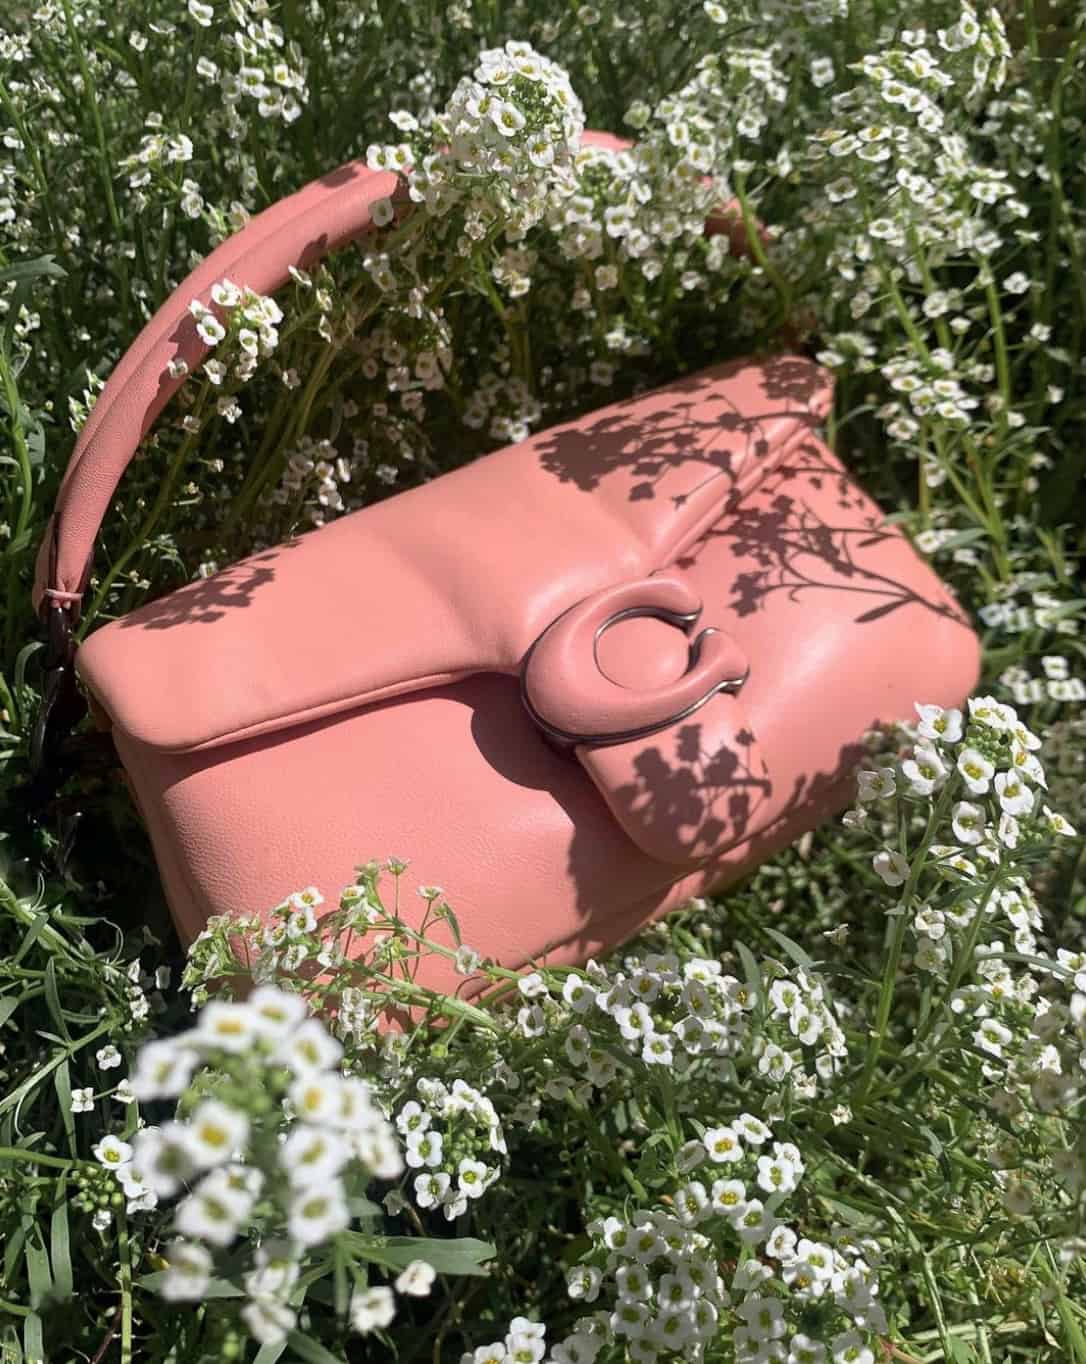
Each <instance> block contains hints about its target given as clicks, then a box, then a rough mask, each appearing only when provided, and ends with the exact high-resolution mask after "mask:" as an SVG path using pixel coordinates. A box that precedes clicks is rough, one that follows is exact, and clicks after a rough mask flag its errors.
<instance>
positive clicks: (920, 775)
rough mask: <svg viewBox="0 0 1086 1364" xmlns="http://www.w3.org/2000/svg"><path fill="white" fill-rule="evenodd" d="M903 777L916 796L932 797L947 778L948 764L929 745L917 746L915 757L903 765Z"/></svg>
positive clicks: (914, 751) (914, 752) (908, 759)
mask: <svg viewBox="0 0 1086 1364" xmlns="http://www.w3.org/2000/svg"><path fill="white" fill-rule="evenodd" d="M901 775H902V776H903V777H904V778H905V780H906V781H907V782H908V783H909V790H910V791H911V792H912V794H913V795H914V796H930V795H931V793H932V792H933V791H934V790H935V789H936V788H937V787H938V786H941V785H942V783H943V779H944V778H945V777H946V764H945V763H944V762H943V760H942V758H940V756H939V754H938V753H937V751H936V750H935V749H934V748H932V747H931V746H930V745H929V744H917V745H916V748H915V749H914V750H913V756H912V757H911V758H907V759H906V760H905V761H904V762H903V763H902V764H901Z"/></svg>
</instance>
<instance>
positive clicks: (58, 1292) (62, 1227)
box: [49, 1177, 75, 1302]
mask: <svg viewBox="0 0 1086 1364" xmlns="http://www.w3.org/2000/svg"><path fill="white" fill-rule="evenodd" d="M66 1194H67V1181H66V1180H65V1179H64V1178H63V1177H61V1178H60V1179H58V1180H57V1200H58V1202H57V1205H56V1207H55V1208H54V1209H53V1217H52V1220H51V1222H50V1224H49V1258H50V1259H51V1260H52V1262H53V1292H54V1294H55V1296H56V1298H57V1299H58V1300H59V1301H61V1302H66V1301H67V1300H68V1299H69V1298H70V1297H72V1295H73V1293H74V1292H75V1279H74V1276H73V1274H72V1242H71V1235H70V1233H69V1229H68V1202H67V1197H66Z"/></svg>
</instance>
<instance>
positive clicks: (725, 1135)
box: [701, 1127, 744, 1165]
mask: <svg viewBox="0 0 1086 1364" xmlns="http://www.w3.org/2000/svg"><path fill="white" fill-rule="evenodd" d="M701 1140H702V1144H703V1145H704V1147H705V1150H706V1153H707V1154H708V1156H709V1159H710V1160H711V1161H713V1163H714V1164H716V1165H723V1164H729V1165H730V1164H734V1163H735V1162H736V1161H737V1160H742V1159H743V1154H744V1153H743V1146H742V1143H741V1142H740V1140H739V1134H738V1132H736V1130H735V1128H734V1127H709V1128H706V1130H705V1135H704V1136H703V1137H702V1139H701Z"/></svg>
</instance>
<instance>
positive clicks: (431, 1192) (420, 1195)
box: [415, 1170, 452, 1208]
mask: <svg viewBox="0 0 1086 1364" xmlns="http://www.w3.org/2000/svg"><path fill="white" fill-rule="evenodd" d="M451 1183H452V1178H451V1176H450V1175H448V1174H446V1173H445V1171H444V1170H437V1171H434V1172H430V1171H427V1172H425V1173H424V1174H421V1175H416V1176H415V1202H416V1203H417V1204H418V1205H419V1207H420V1208H434V1207H437V1205H438V1204H439V1203H441V1202H443V1201H444V1198H445V1195H446V1194H447V1193H448V1191H449V1185H450V1184H451Z"/></svg>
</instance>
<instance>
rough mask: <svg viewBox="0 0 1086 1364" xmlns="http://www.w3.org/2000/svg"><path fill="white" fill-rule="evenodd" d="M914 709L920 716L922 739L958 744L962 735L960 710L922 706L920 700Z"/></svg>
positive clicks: (918, 730)
mask: <svg viewBox="0 0 1086 1364" xmlns="http://www.w3.org/2000/svg"><path fill="white" fill-rule="evenodd" d="M914 709H915V710H916V713H917V715H919V717H920V723H919V725H918V726H917V733H918V734H919V735H920V737H921V738H922V739H931V740H933V741H934V740H942V742H943V743H946V744H956V743H957V742H958V741H959V740H960V739H961V737H962V713H961V711H960V710H953V709H952V710H944V709H943V708H942V706H922V705H920V704H919V702H917V703H915V704H914Z"/></svg>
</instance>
